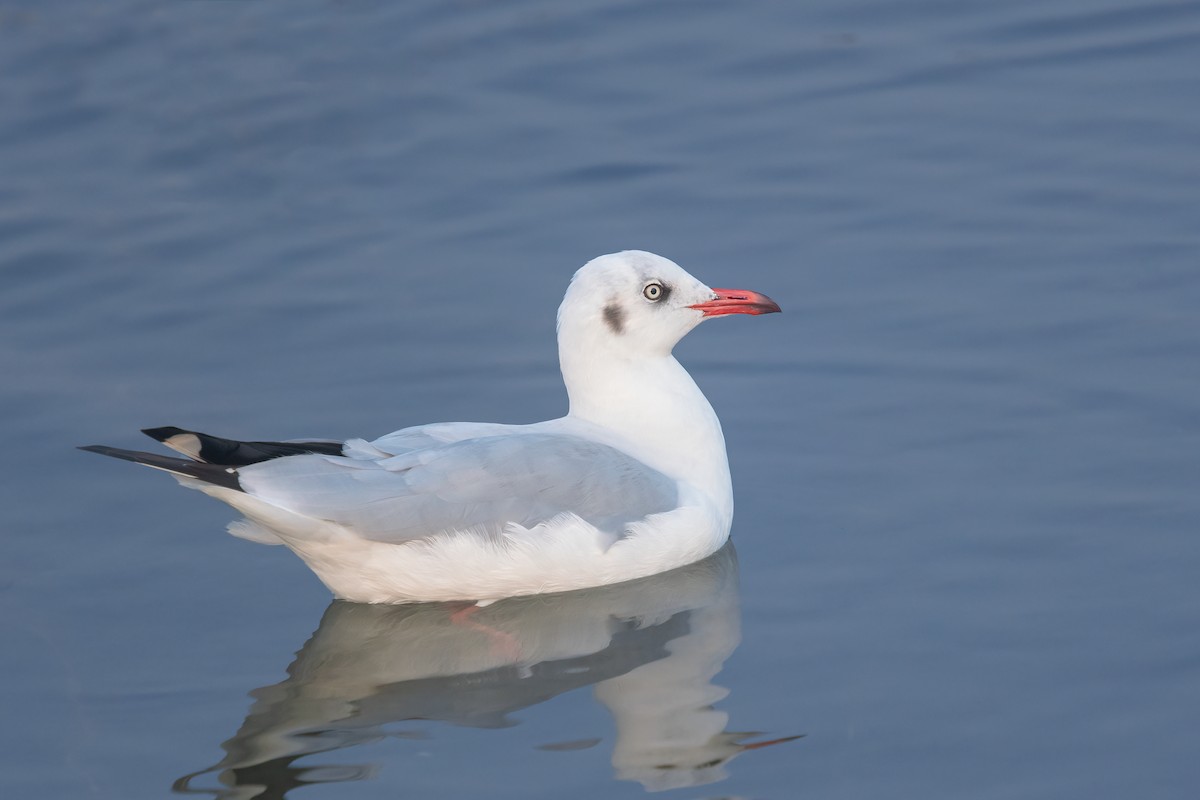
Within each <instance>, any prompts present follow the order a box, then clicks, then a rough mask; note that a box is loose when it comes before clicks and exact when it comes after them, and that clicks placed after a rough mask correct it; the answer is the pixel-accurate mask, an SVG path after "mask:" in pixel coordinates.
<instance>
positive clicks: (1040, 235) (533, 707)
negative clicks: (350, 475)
mask: <svg viewBox="0 0 1200 800" xmlns="http://www.w3.org/2000/svg"><path fill="white" fill-rule="evenodd" d="M0 44H2V46H0V176H2V178H0V369H2V374H3V375H4V376H5V380H4V383H3V390H2V391H0V419H2V420H3V423H2V424H3V436H4V440H5V444H6V449H7V453H8V457H7V458H6V459H5V462H4V463H5V466H4V467H3V480H2V481H0V508H2V509H3V512H0V513H2V514H3V517H2V519H3V521H4V526H3V528H4V534H3V536H2V537H0V620H2V621H3V642H4V646H3V648H0V676H3V681H2V682H0V708H3V710H4V720H5V722H6V724H5V725H4V726H2V728H0V776H2V777H0V789H2V791H3V794H4V795H5V796H13V797H42V798H58V797H62V798H67V797H71V798H75V797H104V798H107V797H120V798H140V797H162V796H165V795H168V794H170V792H171V787H172V786H173V785H175V786H176V787H177V788H182V784H181V783H180V782H181V781H186V783H187V786H188V787H190V788H192V789H197V790H212V791H213V792H217V791H218V789H220V790H221V791H224V792H225V794H224V795H222V796H225V797H251V796H254V795H255V793H256V792H258V790H256V789H253V788H252V787H253V786H255V785H258V786H266V787H268V788H267V789H266V790H265V793H263V794H262V795H261V796H264V797H272V796H273V797H279V796H281V795H282V794H283V793H284V792H285V791H286V790H287V789H288V788H289V787H293V786H296V785H298V784H301V783H304V784H312V785H311V786H310V787H309V788H306V789H304V791H303V792H299V791H296V792H293V793H290V794H289V796H293V797H301V796H311V797H314V798H319V797H321V796H324V797H330V798H332V797H337V798H342V797H347V798H349V797H395V796H398V795H416V796H438V797H478V796H488V797H513V798H517V797H520V798H526V797H531V796H535V797H542V796H545V797H550V796H554V797H559V796H563V795H566V794H570V795H571V796H574V797H577V798H580V800H583V798H612V797H640V796H643V795H644V794H645V791H646V789H647V788H652V789H662V790H664V791H666V790H667V789H666V787H668V786H676V787H681V788H676V789H674V790H670V791H668V795H669V796H679V797H693V798H714V797H734V796H736V797H747V798H772V797H776V798H785V797H797V796H818V797H825V796H832V797H843V798H852V797H878V796H882V795H885V794H886V795H898V796H921V797H933V798H938V797H946V798H950V797H962V796H971V797H984V798H986V797H997V798H1000V797H1020V798H1030V797H1046V798H1051V797H1053V798H1089V799H1090V798H1097V797H1114V798H1116V797H1129V796H1153V797H1163V798H1175V797H1179V798H1183V797H1190V796H1192V794H1193V793H1194V791H1195V788H1194V787H1195V786H1196V785H1197V784H1198V783H1200V767H1198V766H1197V762H1196V760H1195V752H1196V749H1197V745H1198V744H1200V737H1197V734H1196V732H1195V720H1194V718H1195V709H1196V707H1197V703H1198V701H1200V634H1198V631H1200V625H1198V624H1197V623H1198V621H1200V620H1198V616H1200V588H1197V581H1196V575H1197V574H1200V543H1198V540H1197V538H1196V532H1197V523H1198V522H1200V492H1197V482H1198V480H1200V455H1198V454H1200V410H1198V402H1197V401H1198V400H1200V369H1197V365H1198V364H1200V343H1198V342H1200V336H1198V334H1200V322H1198V317H1197V314H1196V309H1197V308H1200V268H1198V266H1197V252H1198V247H1197V246H1198V245H1200V233H1198V231H1200V213H1198V212H1197V208H1198V207H1200V204H1198V199H1200V198H1198V187H1200V160H1198V159H1197V157H1196V143H1197V141H1200V104H1198V103H1197V102H1196V98H1197V97H1200V85H1198V84H1200V79H1198V78H1197V76H1198V75H1200V56H1198V55H1197V53H1198V52H1200V51H1198V49H1197V47H1198V45H1200V5H1197V4H1196V3H1175V2H1170V3H1157V4H1153V3H1129V2H1125V3H1121V2H1108V3H1106V2H1071V0H1054V1H1052V2H1036V3H1035V2H1012V3H1004V4H984V3H975V4H964V3H936V2H915V3H904V4H893V3H863V2H855V3H834V2H825V3H815V4H814V3H807V4H794V3H785V2H773V3H769V2H768V3H758V4H751V5H746V4H738V5H730V4H721V3H706V2H692V3H678V2H676V3H671V2H664V3H653V4H650V3H640V2H616V3H614V2H604V3H601V2H582V3H574V4H568V5H564V4H551V3H538V2H531V1H529V2H519V1H518V2H512V3H504V4H485V3H468V2H459V3H445V2H414V3H405V4H387V3H379V2H375V3H371V2H356V3H319V2H307V3H288V4H284V3H270V2H258V3H211V2H210V3H201V2H191V3H170V4H164V3H153V2H134V1H133V0H122V1H121V2H110V3H104V4H97V3H87V2H60V3H56V4H53V5H47V4H41V3H31V2H27V3H20V2H18V3H14V2H8V3H5V4H4V5H3V6H0ZM626 247H640V248H644V249H649V250H653V251H656V252H660V253H662V254H664V255H666V256H668V257H670V258H672V259H674V260H676V261H678V262H679V263H680V264H682V265H683V266H684V267H686V268H688V269H689V270H691V271H692V272H693V273H695V274H696V275H697V276H698V277H700V278H701V279H703V280H706V281H709V282H710V283H713V284H717V285H734V286H746V287H749V288H753V289H758V290H760V291H763V292H766V293H768V294H770V295H771V296H772V297H774V298H775V299H777V300H779V301H780V303H781V304H782V305H783V306H784V309H785V312H786V313H785V314H782V315H776V316H774V317H768V318H763V319H754V320H746V319H734V320H724V321H719V322H714V323H712V324H711V325H705V326H704V327H703V328H702V329H701V330H699V331H697V332H696V333H695V334H693V335H692V336H690V337H689V338H688V339H687V340H686V341H685V342H684V343H683V344H682V345H681V346H680V348H679V349H678V351H677V352H678V355H679V357H680V359H681V360H682V361H683V362H684V363H685V365H687V366H688V367H689V369H690V370H691V371H692V373H693V375H694V376H695V377H696V378H697V380H698V382H699V383H700V385H701V386H702V387H703V388H704V389H705V391H706V393H707V394H708V396H709V398H710V400H711V401H712V402H713V405H714V406H715V407H716V409H717V410H718V412H719V414H720V415H721V418H722V420H723V422H724V425H725V430H726V436H727V439H728V441H729V450H730V460H731V465H732V468H733V473H734V481H735V489H736V494H737V503H738V510H737V517H736V519H735V522H734V539H735V542H736V544H737V548H738V552H737V562H739V563H737V564H735V563H734V562H733V561H731V560H726V561H723V562H719V563H717V564H716V565H711V564H710V565H707V566H705V565H702V566H701V567H699V568H697V569H698V572H694V573H688V572H686V571H685V573H684V574H683V575H682V577H681V576H672V577H671V578H669V579H668V578H663V579H662V581H661V582H653V581H652V582H649V583H646V584H642V585H640V588H639V587H638V586H635V587H631V588H627V589H626V590H624V591H617V590H608V591H606V592H601V593H597V594H594V595H593V594H587V593H584V594H582V595H580V596H576V597H572V598H569V599H568V598H563V599H562V600H561V601H559V602H558V603H557V604H552V605H551V606H549V607H547V606H546V605H545V604H539V603H538V602H537V601H522V602H520V603H515V604H511V605H510V606H504V605H501V606H498V607H496V609H495V610H493V611H491V612H490V613H491V614H492V615H493V616H492V617H488V618H485V619H484V622H489V624H490V623H496V624H494V625H490V627H492V628H497V629H499V630H501V631H502V632H505V633H507V634H508V636H509V637H511V638H510V639H506V638H505V637H503V636H501V637H499V638H498V639H495V640H489V639H487V636H486V635H485V634H483V633H480V636H482V637H484V640H485V642H486V645H485V644H484V643H481V641H480V640H471V639H469V638H463V637H464V636H466V634H465V633H464V632H462V631H457V632H456V631H455V630H454V629H453V628H450V627H449V626H447V625H445V624H443V623H444V622H445V619H444V617H445V614H446V610H445V609H441V611H440V612H439V610H438V609H429V608H425V609H417V610H413V609H401V610H371V609H358V608H355V607H347V606H342V605H338V604H335V605H333V606H330V605H329V596H328V594H327V593H326V591H325V590H324V588H323V587H322V586H321V585H320V584H319V583H318V582H317V581H316V579H315V578H314V577H312V575H311V574H310V573H308V572H307V570H306V569H305V568H304V567H303V565H302V564H300V563H299V561H298V560H297V559H295V558H293V557H290V556H289V555H288V554H287V553H284V552H282V551H280V550H279V549H277V548H265V547H260V546H255V545H252V544H249V543H244V542H241V541H238V540H235V539H231V538H230V537H228V536H226V535H224V533H223V532H222V528H223V526H224V524H225V523H226V522H228V521H229V519H230V518H231V514H230V512H229V511H228V509H226V508H225V507H223V506H221V505H219V504H217V503H213V502H212V501H209V500H208V499H207V498H204V497H202V496H199V495H195V494H192V493H187V492H183V491H182V490H179V489H177V488H176V487H174V486H173V484H172V483H171V482H170V481H169V480H167V479H165V478H163V477H161V476H156V475H153V474H150V473H147V472H145V471H141V472H139V471H137V470H135V469H134V468H133V467H129V466H126V465H121V464H117V463H116V462H111V463H106V462H102V461H101V460H99V459H97V458H95V457H94V456H90V455H88V454H84V453H79V452H77V451H74V450H72V447H73V446H74V445H77V444H87V443H92V442H104V443H109V444H114V445H119V446H140V445H141V444H142V442H140V441H139V438H140V437H139V436H138V435H137V433H136V431H137V429H138V428H140V427H144V426H150V425H163V424H176V425H183V426H188V427H194V428H197V429H201V430H211V431H212V432H214V433H219V434H225V435H231V436H244V437H247V438H269V437H282V438H286V437H293V436H306V435H318V436H354V435H367V436H371V435H377V434H381V433H384V432H387V431H389V430H392V429H394V428H397V427H400V426H403V425H407V424H415V423H420V422H426V421H433V420H443V419H468V420H470V419H479V420H497V421H508V422H527V421H533V420H537V419H543V418H547V417H550V416H554V415H557V414H559V413H561V412H562V410H563V406H564V394H563V392H562V390H561V387H560V385H559V381H558V375H557V368H556V363H555V356H554V343H553V336H552V332H553V312H554V309H555V307H556V305H557V302H558V300H559V298H560V297H561V294H562V291H563V289H564V287H565V285H566V281H567V279H568V277H569V275H570V273H571V272H572V271H573V270H574V269H575V268H576V267H577V266H578V265H580V264H581V263H583V262H584V261H585V260H587V259H588V258H590V257H592V256H594V255H597V254H600V253H603V252H609V251H612V250H615V249H620V248H626ZM725 557H726V559H732V555H731V554H728V553H727V554H726V555H725ZM689 576H690V577H689ZM697 576H699V577H697ZM673 581H679V582H680V583H679V584H678V586H679V587H682V588H673V587H675V586H676V584H675V583H672V582H673ZM739 584H740V588H738V585H739ZM676 593H677V594H676ZM485 611H486V609H485ZM439 613H441V614H442V615H443V616H442V617H439V616H438V614H439ZM314 630H316V633H315V634H314V633H313V631H314ZM476 632H477V633H478V631H476ZM310 636H311V637H312V639H311V641H309V637H310ZM456 637H457V638H456ZM306 642H307V644H306ZM505 647H517V648H520V649H521V652H522V654H523V655H528V653H531V652H536V653H538V656H537V657H536V658H537V659H540V660H536V661H534V663H529V664H525V665H524V667H522V668H518V669H510V668H506V667H505V666H504V664H505V663H506V662H504V653H505V652H506V651H505V649H504V648H505ZM472 648H474V649H472ZM539 648H540V649H539ZM297 650H300V653H299V654H298V655H295V656H294V655H293V654H294V653H295V652H296V651H297ZM542 654H545V656H546V657H545V658H542ZM438 658H442V659H444V663H442V664H440V665H431V664H430V663H428V661H426V660H434V661H436V660H437V659H438ZM534 658H535V657H534V656H532V655H528V658H527V659H526V660H530V661H532V660H533V659H534ZM293 660H294V664H293ZM510 660H511V659H510ZM289 665H292V666H291V667H290V672H288V671H287V670H288V669H289ZM326 667H327V668H326ZM435 667H436V668H435ZM414 681H415V682H414ZM421 681H424V683H421ZM250 692H254V696H253V697H247V694H248V693H250ZM710 705H711V706H712V708H711V709H709V706H710ZM638 712H644V713H642V714H641V715H640V716H639V714H638ZM672 715H675V716H672ZM677 719H681V720H683V722H682V723H681V725H680V726H679V728H682V730H683V731H685V732H687V733H695V734H696V736H695V737H694V738H693V739H688V737H687V736H678V734H679V730H678V729H676V730H675V734H676V738H674V739H671V738H670V737H669V736H667V735H666V734H665V733H663V729H662V728H661V727H660V728H656V727H655V725H659V726H663V725H665V726H667V727H668V728H669V727H670V724H669V723H670V721H671V720H677ZM505 723H511V724H509V725H508V726H507V727H505V726H504V724H505ZM634 723H637V724H634ZM747 731H758V732H761V733H759V734H758V735H756V736H742V735H740V734H742V733H744V732H747ZM701 733H703V734H705V735H704V736H700V735H699V734H701ZM796 735H803V738H800V739H796V740H793V741H788V742H781V743H778V744H773V745H770V746H766V747H761V748H754V749H749V750H746V749H745V748H744V747H743V745H745V744H752V743H755V742H763V741H771V740H773V739H776V738H782V737H788V736H796ZM664 737H665V738H664ZM663 741H666V742H667V743H668V744H669V747H668V748H667V749H668V750H669V751H670V752H669V756H670V758H669V759H668V760H667V761H663V762H661V763H659V762H653V760H649V761H648V760H647V758H646V757H647V754H652V755H653V754H656V751H655V750H654V749H653V746H652V745H651V744H650V743H651V742H659V743H660V744H661V743H662V742H663ZM222 743H225V745H224V747H225V749H224V750H223V749H222ZM694 756H695V758H693V757H694ZM733 757H736V760H735V759H734V758H733ZM665 764H671V765H673V766H674V767H675V768H674V769H669V770H668V769H655V767H657V766H663V765H665ZM702 764H707V766H702ZM210 767H211V770H210ZM206 770H207V771H206ZM197 773H198V774H197ZM193 775H194V777H191V778H187V777H185V776H193ZM235 784H237V785H238V786H240V788H235V787H234V785H235ZM689 784H690V785H689ZM238 792H240V794H239V793H238Z"/></svg>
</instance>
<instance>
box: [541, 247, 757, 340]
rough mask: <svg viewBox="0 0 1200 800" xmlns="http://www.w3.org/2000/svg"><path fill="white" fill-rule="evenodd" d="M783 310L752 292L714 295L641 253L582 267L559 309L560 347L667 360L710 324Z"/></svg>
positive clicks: (663, 262)
mask: <svg viewBox="0 0 1200 800" xmlns="http://www.w3.org/2000/svg"><path fill="white" fill-rule="evenodd" d="M775 311H779V305H778V304H776V303H775V301H773V300H771V299H770V298H769V297H767V296H765V295H761V294H758V293H757V292H751V291H747V290H737V289H711V288H709V287H708V286H706V285H705V284H703V283H701V282H700V281H698V280H696V279H695V278H693V277H692V276H691V275H689V274H688V273H687V272H686V271H685V270H684V269H683V268H682V267H680V266H679V265H678V264H676V263H675V262H674V261H671V260H669V259H666V258H663V257H662V256H657V255H655V254H653V253H647V252H645V251H642V250H625V251H623V252H620V253H612V254H610V255H605V256H600V257H599V258H594V259H592V260H591V261H589V262H588V263H587V264H584V265H583V267H581V268H580V270H579V271H578V272H576V273H575V277H574V278H572V279H571V285H570V286H569V287H568V288H567V294H566V297H564V298H563V302H562V305H561V306H559V309H558V338H559V345H560V348H561V347H564V346H572V347H578V348H586V349H587V350H588V351H593V352H594V351H597V350H600V351H606V352H616V353H627V354H629V355H635V354H643V355H652V356H653V355H668V354H670V352H671V350H672V348H674V347H675V345H676V344H677V343H678V342H679V340H680V339H682V338H683V337H684V336H686V335H687V334H688V332H689V331H690V330H692V328H694V327H696V326H697V325H699V324H700V323H701V322H702V321H704V320H705V319H707V318H709V317H718V316H726V315H729V314H770V313H772V312H775Z"/></svg>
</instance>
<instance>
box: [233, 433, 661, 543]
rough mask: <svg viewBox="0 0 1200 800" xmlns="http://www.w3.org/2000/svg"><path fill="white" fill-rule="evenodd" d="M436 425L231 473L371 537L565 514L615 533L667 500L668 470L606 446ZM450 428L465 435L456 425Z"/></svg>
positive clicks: (497, 530) (282, 504) (294, 507)
mask: <svg viewBox="0 0 1200 800" xmlns="http://www.w3.org/2000/svg"><path fill="white" fill-rule="evenodd" d="M438 427H439V426H425V427H424V428H419V429H411V430H410V431H401V432H399V433H398V434H392V435H391V436H388V437H385V438H384V439H380V440H377V441H375V442H371V443H367V442H362V441H361V440H359V441H351V442H348V443H347V446H346V453H347V455H348V457H337V456H323V455H305V456H294V457H291V458H286V459H278V460H275V461H267V462H264V463H262V464H254V465H251V466H248V467H243V468H241V469H240V470H239V477H240V480H241V484H242V487H243V489H244V491H246V492H247V493H248V494H250V495H252V496H254V497H256V498H258V499H260V500H263V501H265V502H267V503H270V504H271V505H274V506H276V507H279V508H283V509H287V510H289V511H292V512H294V513H296V514H300V515H303V516H306V517H310V518H316V519H324V520H329V521H331V522H335V523H338V524H340V525H343V526H345V527H347V528H349V529H351V530H352V531H354V532H355V533H357V534H358V535H360V536H362V537H364V538H367V539H372V540H375V541H382V542H404V541H409V540H413V539H420V538H424V537H429V536H433V535H436V534H438V533H443V532H448V531H468V530H469V531H472V532H473V533H475V534H478V535H481V536H498V535H500V534H501V533H502V532H503V531H504V529H505V526H506V525H508V524H509V523H517V524H519V525H521V526H524V527H526V528H529V527H532V526H534V525H537V524H539V523H542V522H545V521H547V520H550V519H553V518H554V517H555V516H557V515H561V514H567V513H570V514H574V515H576V516H578V517H579V518H581V519H583V520H585V521H586V522H588V523H589V524H591V525H593V526H595V527H596V528H598V529H600V530H602V531H606V532H610V533H614V534H617V535H620V534H622V533H623V532H624V531H625V530H626V528H627V526H628V525H629V524H630V523H633V522H636V521H638V520H641V519H644V518H645V517H647V516H649V515H651V514H656V513H662V512H664V511H670V510H671V509H674V508H675V507H676V506H677V505H678V499H679V492H678V487H677V485H676V483H675V482H674V481H673V480H671V479H670V478H668V477H667V476H665V475H663V474H662V473H661V472H658V471H657V470H655V469H652V468H651V467H648V466H646V465H645V464H643V463H642V462H641V461H638V460H637V459H635V458H633V457H632V456H630V455H627V454H626V453H624V452H622V451H620V450H618V449H616V448H614V447H610V446H608V445H605V444H600V443H598V442H594V441H590V440H588V439H584V438H582V437H577V436H571V435H565V434H556V433H532V432H531V433H521V434H516V433H513V432H512V428H511V427H509V426H501V425H496V426H490V425H479V426H478V428H479V430H478V431H475V430H472V431H470V433H475V434H476V436H477V437H478V438H462V439H461V440H460V441H451V442H450V443H446V442H445V441H444V440H443V441H440V442H439V441H437V439H438V438H439V437H438V433H439V432H438V431H436V428H438ZM447 427H451V426H447ZM452 427H453V428H454V429H455V430H454V433H456V434H457V433H465V434H466V435H470V433H467V432H466V431H464V428H465V427H467V426H461V424H459V425H454V426H452ZM469 427H470V428H475V427H476V426H474V425H472V426H469ZM431 429H433V430H431ZM492 431H496V433H498V434H500V435H492ZM501 431H503V433H500V432H501ZM448 433H449V431H446V432H444V433H443V435H445V434H448ZM478 434H483V435H482V436H479V435H478Z"/></svg>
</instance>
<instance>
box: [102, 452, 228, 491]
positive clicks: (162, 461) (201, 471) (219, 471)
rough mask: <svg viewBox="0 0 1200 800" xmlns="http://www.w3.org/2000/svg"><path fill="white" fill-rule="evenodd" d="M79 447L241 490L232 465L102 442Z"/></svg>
mask: <svg viewBox="0 0 1200 800" xmlns="http://www.w3.org/2000/svg"><path fill="white" fill-rule="evenodd" d="M79 449H80V450H86V451H88V452H89V453H98V454H100V455H102V456H111V457H112V458H119V459H121V460H123V461H132V462H133V463H135V464H144V465H145V466H147V467H154V468H155V469H161V470H165V471H167V472H172V473H174V474H176V475H183V476H184V477H187V478H196V479H197V480H201V481H204V482H205V483H211V484H213V485H215V486H222V487H224V488H226V489H233V490H235V491H239V492H240V491H242V485H241V483H240V482H239V481H238V475H237V470H236V469H234V468H232V467H223V466H218V465H216V464H204V463H201V462H196V461H189V460H187V459H183V458H172V457H171V456H162V455H159V454H157V453H143V452H141V451H140V450H123V449H121V448H120V447H108V446H107V445H103V444H89V445H83V446H81V447H80V448H79Z"/></svg>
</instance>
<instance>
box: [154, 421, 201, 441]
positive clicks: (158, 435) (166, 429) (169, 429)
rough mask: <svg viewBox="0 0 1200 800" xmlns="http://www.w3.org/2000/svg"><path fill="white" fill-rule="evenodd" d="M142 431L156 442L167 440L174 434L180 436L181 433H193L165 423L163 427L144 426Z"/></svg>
mask: <svg viewBox="0 0 1200 800" xmlns="http://www.w3.org/2000/svg"><path fill="white" fill-rule="evenodd" d="M142 433H144V434H146V435H147V436H149V437H150V438H151V439H153V440H154V441H156V442H165V441H166V440H167V439H170V438H171V437H172V436H178V435H179V434H181V433H191V431H185V430H184V429H183V428H176V427H175V426H174V425H164V426H163V427H161V428H142Z"/></svg>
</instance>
